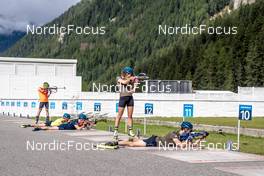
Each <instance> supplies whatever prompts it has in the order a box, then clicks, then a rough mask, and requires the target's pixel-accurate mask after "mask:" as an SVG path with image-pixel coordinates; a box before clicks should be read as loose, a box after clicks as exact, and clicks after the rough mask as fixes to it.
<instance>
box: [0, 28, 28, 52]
mask: <svg viewBox="0 0 264 176" xmlns="http://www.w3.org/2000/svg"><path fill="white" fill-rule="evenodd" d="M24 35H25V32H20V31H14V32H12V34H0V53H1V52H3V51H5V50H6V49H8V48H10V47H11V46H12V45H14V44H15V43H16V42H17V41H18V40H20V39H21V38H22V37H23V36H24Z"/></svg>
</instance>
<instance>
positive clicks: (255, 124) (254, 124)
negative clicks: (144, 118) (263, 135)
mask: <svg viewBox="0 0 264 176" xmlns="http://www.w3.org/2000/svg"><path fill="white" fill-rule="evenodd" d="M148 119H151V120H161V121H170V122H181V121H182V117H149V118H148ZM185 120H187V121H190V122H192V123H194V124H206V125H220V126H231V127H236V126H237V118H235V117H194V118H185ZM240 125H241V127H244V128H257V129H264V117H256V118H253V120H251V121H241V124H240Z"/></svg>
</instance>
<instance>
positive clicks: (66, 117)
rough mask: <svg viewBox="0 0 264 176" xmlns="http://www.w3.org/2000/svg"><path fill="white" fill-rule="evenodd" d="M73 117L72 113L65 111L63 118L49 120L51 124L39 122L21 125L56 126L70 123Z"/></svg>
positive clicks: (25, 126)
mask: <svg viewBox="0 0 264 176" xmlns="http://www.w3.org/2000/svg"><path fill="white" fill-rule="evenodd" d="M70 119H71V115H70V114H68V113H64V114H63V116H62V118H58V119H56V120H54V121H49V124H47V123H39V124H23V125H21V126H20V127H22V128H27V127H35V128H36V127H45V126H51V127H56V126H60V125H61V124H64V123H68V122H69V121H70Z"/></svg>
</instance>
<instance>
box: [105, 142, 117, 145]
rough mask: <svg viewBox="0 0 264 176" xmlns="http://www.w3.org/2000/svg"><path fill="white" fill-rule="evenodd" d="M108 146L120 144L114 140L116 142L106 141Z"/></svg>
mask: <svg viewBox="0 0 264 176" xmlns="http://www.w3.org/2000/svg"><path fill="white" fill-rule="evenodd" d="M105 145H106V146H117V145H118V142H117V141H114V142H107V143H105Z"/></svg>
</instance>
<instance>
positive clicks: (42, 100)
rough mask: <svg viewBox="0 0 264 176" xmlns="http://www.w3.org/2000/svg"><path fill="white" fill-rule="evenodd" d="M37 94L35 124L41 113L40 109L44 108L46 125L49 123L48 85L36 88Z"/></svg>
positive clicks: (44, 84) (45, 83)
mask: <svg viewBox="0 0 264 176" xmlns="http://www.w3.org/2000/svg"><path fill="white" fill-rule="evenodd" d="M38 94H39V109H38V113H37V116H36V124H38V121H39V116H40V113H41V111H42V109H43V108H44V107H45V111H46V122H45V124H46V125H48V124H50V123H49V121H50V120H49V96H50V94H51V92H50V91H49V83H47V82H44V83H43V86H41V87H39V88H38Z"/></svg>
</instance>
